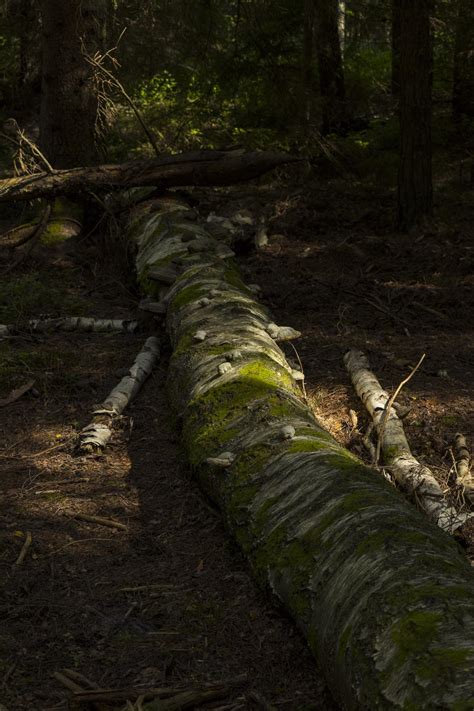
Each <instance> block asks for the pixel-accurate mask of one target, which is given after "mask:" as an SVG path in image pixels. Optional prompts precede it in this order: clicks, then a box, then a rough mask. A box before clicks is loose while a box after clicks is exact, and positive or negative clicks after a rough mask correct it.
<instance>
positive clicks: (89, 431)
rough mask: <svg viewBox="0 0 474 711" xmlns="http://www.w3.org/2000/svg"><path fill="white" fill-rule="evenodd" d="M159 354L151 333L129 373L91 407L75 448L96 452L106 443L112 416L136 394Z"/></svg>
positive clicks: (156, 340)
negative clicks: (88, 421) (100, 401)
mask: <svg viewBox="0 0 474 711" xmlns="http://www.w3.org/2000/svg"><path fill="white" fill-rule="evenodd" d="M159 356H160V346H159V341H158V339H157V338H155V337H154V336H150V338H147V340H146V341H145V345H144V346H143V348H142V350H141V351H140V353H139V354H138V355H137V357H136V359H135V362H134V364H133V365H132V367H131V368H130V371H129V374H128V375H126V376H125V377H124V378H122V380H121V381H120V382H119V384H118V385H116V386H115V387H114V388H113V390H111V392H110V393H109V395H108V396H107V398H106V399H105V400H104V402H103V403H102V404H101V405H99V406H98V407H97V408H96V409H95V410H94V412H93V415H94V419H93V420H92V422H91V423H89V424H88V425H87V426H86V427H84V429H83V430H82V432H81V433H80V434H79V444H78V450H79V451H80V452H96V451H100V450H102V449H104V448H105V447H106V446H107V442H108V441H109V439H110V437H111V436H112V422H113V419H114V418H115V417H117V416H118V415H121V414H122V412H123V411H124V410H125V408H126V407H127V405H128V404H129V403H130V402H131V401H132V400H133V399H134V398H135V397H136V395H137V393H138V392H139V391H140V389H141V387H142V385H143V383H144V382H145V380H146V379H147V378H148V376H149V375H150V374H151V371H152V370H153V367H154V366H155V364H156V362H157V360H158V358H159Z"/></svg>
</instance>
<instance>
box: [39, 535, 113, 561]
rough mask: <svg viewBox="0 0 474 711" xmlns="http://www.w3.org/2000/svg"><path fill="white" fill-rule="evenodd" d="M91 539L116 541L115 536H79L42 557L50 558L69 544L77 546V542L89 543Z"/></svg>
mask: <svg viewBox="0 0 474 711" xmlns="http://www.w3.org/2000/svg"><path fill="white" fill-rule="evenodd" d="M90 541H104V542H108V543H115V538H78V539H77V541H69V543H66V544H65V545H64V546H61V547H60V548H55V549H54V550H52V551H50V552H49V553H45V554H44V555H43V556H42V557H43V558H49V557H50V556H52V555H55V554H56V553H60V551H63V550H64V549H65V548H69V546H75V545H76V543H89V542H90Z"/></svg>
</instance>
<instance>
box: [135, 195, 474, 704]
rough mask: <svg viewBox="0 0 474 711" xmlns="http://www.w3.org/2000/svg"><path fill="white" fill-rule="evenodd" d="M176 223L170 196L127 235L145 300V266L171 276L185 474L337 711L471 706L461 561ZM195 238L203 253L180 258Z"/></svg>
mask: <svg viewBox="0 0 474 711" xmlns="http://www.w3.org/2000/svg"><path fill="white" fill-rule="evenodd" d="M186 213H187V208H186V206H185V205H183V204H180V203H178V202H173V201H172V200H168V201H166V200H159V201H153V203H150V204H149V205H147V204H145V203H144V204H143V205H142V206H141V208H139V209H137V210H136V211H134V216H133V218H132V220H131V222H130V226H129V232H128V234H129V235H130V237H131V238H132V237H133V238H135V239H136V241H137V247H138V254H137V260H136V263H137V271H138V277H139V279H140V283H141V284H142V286H143V288H144V290H145V291H147V292H148V293H149V295H150V296H156V290H157V284H156V283H155V282H153V281H152V280H149V279H147V271H148V269H149V268H150V267H151V266H152V265H153V266H160V261H161V262H162V263H164V264H167V263H169V261H170V260H173V259H175V258H176V257H178V258H179V262H180V265H181V266H180V269H181V271H180V274H179V277H178V278H177V279H176V281H175V282H174V283H173V284H172V285H171V286H169V285H168V286H167V285H166V284H163V285H162V287H161V288H162V291H163V292H165V291H166V293H164V295H163V296H162V295H161V294H160V301H162V302H165V303H166V304H167V307H168V311H167V319H166V320H167V331H168V334H169V337H170V340H171V344H172V347H173V355H172V357H171V362H170V369H169V376H168V390H169V393H170V398H171V401H172V403H173V404H174V406H175V408H176V410H177V412H178V414H179V416H180V418H181V421H182V424H183V441H184V446H185V450H186V452H187V455H188V458H189V461H190V463H191V465H192V468H193V471H194V473H195V475H196V477H197V479H198V480H199V482H200V484H201V486H202V487H203V489H204V490H205V492H206V493H207V494H208V496H209V497H210V498H211V499H212V500H213V501H214V502H215V503H216V504H217V505H218V506H219V507H220V508H221V510H222V512H223V515H224V517H225V521H226V523H227V526H228V528H229V530H230V531H231V532H232V534H233V535H234V537H235V538H236V540H237V541H238V542H239V544H240V546H241V547H242V549H243V551H244V553H245V554H246V556H247V557H248V559H249V560H250V562H251V565H252V567H253V569H254V572H255V575H256V576H257V578H258V579H259V580H260V581H261V582H262V583H266V584H267V585H268V586H269V588H270V589H271V590H272V591H273V592H274V593H275V594H276V595H277V596H278V598H279V599H280V601H281V603H282V604H283V605H284V606H285V607H286V609H287V610H288V611H289V613H290V614H291V615H292V616H293V617H294V619H295V620H296V622H297V624H298V626H299V627H300V629H301V630H302V632H303V633H304V634H305V636H306V638H307V640H308V644H309V646H310V648H311V649H312V651H313V652H314V654H315V655H316V656H317V657H318V659H319V661H320V664H321V667H322V668H323V670H324V671H325V673H326V677H327V681H328V684H329V685H330V687H331V688H332V691H333V693H334V695H335V696H336V698H338V699H339V701H340V702H341V705H342V707H343V708H346V709H351V711H354V710H356V709H357V710H359V711H362V709H363V710H364V711H366V710H371V709H372V710H374V711H375V710H376V709H394V710H395V709H401V708H413V709H415V708H416V709H420V710H422V709H425V710H426V711H428V709H434V708H443V707H447V708H454V707H455V706H456V705H457V706H458V707H459V708H461V707H468V706H469V704H470V703H471V700H472V698H474V664H473V663H472V660H473V659H474V595H473V592H474V576H473V572H472V570H471V567H470V565H469V563H468V561H467V560H466V559H465V557H464V556H463V555H462V553H461V552H460V550H459V548H458V546H457V545H456V544H455V542H454V541H453V540H452V538H451V537H450V536H448V535H446V534H445V533H444V532H443V531H442V530H441V529H439V528H438V527H436V526H434V525H432V523H431V522H430V521H428V519H427V518H426V516H423V515H422V514H421V513H420V512H419V511H418V510H417V509H416V508H415V507H414V506H411V505H410V504H409V503H408V502H407V501H406V500H405V499H404V497H402V496H400V494H399V492H397V491H396V489H395V488H394V487H393V486H390V485H389V484H388V483H387V482H386V481H385V480H384V479H383V477H381V476H379V475H377V473H376V472H375V471H374V470H373V469H370V468H369V467H367V466H365V465H364V464H363V463H362V462H361V461H360V460H359V459H358V458H357V457H355V456H354V455H353V454H351V453H350V452H348V451H347V450H346V449H345V448H344V447H342V446H341V445H339V444H338V443H337V442H336V441H335V440H334V439H333V438H332V437H331V435H329V434H328V432H327V431H326V430H325V429H324V428H323V427H322V426H321V424H320V423H319V422H318V421H317V420H316V419H315V417H314V414H313V413H312V412H311V411H310V409H309V408H308V406H307V405H306V404H305V403H304V402H303V400H302V397H301V391H300V390H299V385H298V383H297V382H296V381H295V377H294V371H293V369H292V367H291V366H290V365H289V364H288V362H287V360H286V358H285V355H284V353H283V352H282V351H281V349H280V348H279V346H278V345H277V343H276V342H275V340H274V338H273V337H272V336H271V335H270V333H269V331H268V325H269V324H270V323H272V322H273V319H272V318H271V317H270V315H269V313H268V312H267V310H266V309H265V308H264V307H263V306H262V305H261V304H259V303H258V302H257V301H256V300H255V295H254V294H253V292H252V291H251V290H250V289H248V288H247V287H246V285H245V284H244V283H243V281H242V278H241V276H240V274H239V272H238V271H237V270H236V268H235V266H234V265H233V262H232V260H230V259H227V258H226V257H224V258H221V257H219V256H217V243H214V242H213V240H212V238H211V236H210V235H209V233H208V232H207V231H206V230H205V229H204V227H203V226H201V225H200V224H198V223H196V221H195V220H194V221H193V220H192V219H187V216H186ZM189 214H191V213H189ZM194 240H196V242H201V243H204V242H207V244H208V247H207V248H206V250H205V251H202V252H201V251H199V252H197V253H196V252H194V253H193V251H192V249H189V246H190V244H192V243H193V241H194ZM300 375H301V373H300ZM447 658H449V664H447V663H446V659H447Z"/></svg>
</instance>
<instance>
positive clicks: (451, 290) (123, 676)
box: [0, 172, 474, 711]
mask: <svg viewBox="0 0 474 711" xmlns="http://www.w3.org/2000/svg"><path fill="white" fill-rule="evenodd" d="M195 194H196V197H197V198H198V199H201V209H202V210H203V212H204V214H205V212H206V211H207V210H213V211H215V212H217V213H218V214H225V215H231V214H233V213H235V212H236V211H237V210H238V209H247V210H248V211H249V212H250V213H251V214H253V215H254V217H255V218H256V219H258V218H259V217H261V216H264V217H265V218H266V220H267V223H268V226H269V227H268V233H269V244H268V246H267V247H265V248H263V250H261V251H260V252H258V253H255V252H251V253H250V254H247V255H242V256H241V257H240V264H241V267H242V270H243V272H244V275H245V278H246V280H247V281H248V282H249V283H250V282H253V283H255V282H257V283H259V284H260V286H261V287H262V289H263V293H262V300H263V301H264V302H265V303H266V304H268V306H269V307H270V308H271V310H272V312H273V314H274V316H275V319H276V320H277V321H278V322H279V323H281V324H287V325H292V326H294V327H295V328H298V329H299V330H301V331H302V334H303V335H302V338H301V339H300V340H299V341H298V342H297V344H296V347H297V350H298V355H299V357H300V358H301V361H302V364H303V367H304V370H305V374H306V391H307V394H308V398H309V400H310V402H311V404H312V405H313V407H314V409H315V412H316V414H317V415H318V416H319V417H320V418H321V419H323V420H324V423H325V424H326V426H327V427H328V428H329V429H330V431H331V432H332V433H333V434H334V436H335V437H336V438H337V439H338V440H339V441H340V442H342V443H343V444H345V445H347V446H349V447H350V448H351V449H352V450H353V451H356V452H357V453H358V454H359V455H360V456H362V457H366V454H365V452H364V450H363V447H362V443H361V440H362V433H363V431H364V428H365V425H366V423H367V417H366V416H365V414H364V413H363V412H362V408H361V406H360V404H359V403H358V401H357V399H356V397H355V395H354V394H353V392H352V390H351V386H350V383H349V380H348V376H347V374H346V372H345V370H344V367H343V364H342V356H343V353H344V351H345V350H346V349H348V348H350V347H360V348H362V349H364V350H365V351H366V352H367V353H368V355H369V356H370V358H371V361H372V365H373V368H374V370H375V372H376V373H377V374H378V376H379V377H380V380H381V381H382V383H383V385H384V386H385V387H387V388H388V389H392V388H393V387H395V386H396V385H397V384H398V383H399V382H400V381H401V380H402V379H403V377H404V376H405V375H406V374H407V373H408V372H409V370H410V365H411V364H414V363H415V362H416V361H417V360H418V358H419V356H420V355H421V354H422V353H423V352H426V354H427V358H426V362H425V364H424V365H423V368H422V369H421V370H420V371H419V372H418V373H417V375H416V378H414V379H413V380H412V381H411V382H410V384H409V386H408V387H407V388H405V390H404V391H403V395H402V396H401V398H400V400H401V402H402V404H406V405H408V406H409V407H410V413H409V414H408V416H407V418H406V425H407V434H408V436H409V439H410V441H411V443H412V445H413V450H414V452H415V453H416V455H417V456H419V457H420V458H421V459H422V460H423V461H426V462H428V463H429V464H430V465H432V466H433V468H434V469H435V471H437V472H439V473H440V477H441V479H442V480H443V481H446V479H447V476H448V472H449V469H450V467H451V461H450V458H449V450H448V445H449V442H450V438H451V437H452V435H453V434H454V433H455V432H456V431H461V432H463V433H464V434H465V435H466V438H467V439H468V441H470V443H471V444H472V443H473V442H474V430H473V424H472V423H473V417H472V415H473V404H472V395H471V394H472V391H473V385H474V335H473V332H472V319H471V314H472V312H473V306H474V277H473V267H474V249H473V242H472V224H473V221H474V220H473V218H474V215H473V214H472V210H473V208H472V207H469V205H470V204H471V203H470V202H469V201H468V200H467V199H466V201H465V202H462V205H461V206H459V204H458V203H459V198H456V200H457V201H458V202H457V203H456V204H455V203H454V202H452V203H449V202H447V203H446V204H445V205H444V208H443V211H444V212H445V213H446V212H449V213H450V223H449V226H447V225H446V224H441V222H435V223H434V227H433V228H432V230H431V231H430V232H425V233H420V234H418V235H417V236H416V237H414V236H411V237H400V236H398V235H395V234H394V233H393V232H392V230H391V227H390V224H391V213H392V209H393V196H392V195H390V194H389V193H386V192H385V193H383V194H380V193H378V192H375V191H372V193H371V192H369V191H368V190H367V188H366V187H364V188H362V187H360V186H357V185H351V184H349V183H344V182H343V181H340V180H337V181H326V182H325V183H321V182H315V181H309V180H306V181H305V182H302V181H300V183H299V184H296V185H295V184H294V181H293V178H292V177H291V172H290V173H289V174H288V177H287V180H286V181H285V180H284V179H283V178H280V181H279V182H274V183H273V184H272V185H270V186H269V185H268V184H266V183H264V182H261V183H259V184H257V185H249V186H246V187H245V188H243V189H242V188H239V189H234V188H233V189H229V190H219V191H215V192H214V193H213V194H211V193H210V192H204V191H195ZM449 205H451V210H450V211H449ZM77 255H78V251H77V250H75V251H74V250H73V249H72V255H71V254H69V256H68V255H67V253H66V252H65V250H64V249H63V248H58V251H57V252H54V251H50V252H48V253H47V255H41V254H39V255H37V256H36V257H35V258H34V259H33V260H32V261H31V262H30V263H29V264H28V265H27V266H26V267H23V268H22V274H23V275H24V274H30V275H31V274H33V273H36V274H37V275H39V276H38V278H35V280H34V281H35V283H36V282H38V281H41V279H43V280H46V278H47V279H48V280H49V283H53V284H54V285H55V286H57V285H58V284H61V293H63V294H64V302H62V300H61V299H59V300H58V302H57V303H56V302H55V303H53V304H51V303H47V304H46V305H45V304H44V303H42V304H41V303H39V302H40V301H41V300H38V303H36V304H35V303H34V300H33V301H32V300H31V299H30V301H29V302H28V304H27V305H26V306H25V305H24V306H23V307H22V310H21V315H22V317H26V316H33V315H39V311H41V310H42V311H44V310H47V311H48V312H49V315H58V312H61V305H62V303H64V304H68V305H69V308H73V304H76V307H77V304H78V303H80V305H81V309H82V310H83V312H84V313H87V314H89V315H98V316H107V317H117V316H122V317H126V316H133V315H135V309H136V303H137V300H136V298H135V296H134V295H133V294H130V293H129V292H128V290H127V288H124V285H123V279H122V277H121V276H120V275H117V274H116V273H114V272H113V270H110V269H108V267H107V265H106V264H104V262H103V261H102V262H101V261H100V260H99V261H97V253H96V252H95V251H94V248H93V247H91V246H89V247H88V248H87V249H83V248H82V247H81V251H80V266H79V267H78V262H77ZM73 269H74V271H73ZM20 277H21V275H19V274H15V273H14V274H12V275H11V278H12V280H13V281H16V283H19V281H21V279H20ZM70 315H72V314H70ZM149 328H150V324H149V323H144V325H143V329H144V331H146V332H147V333H148V329H149ZM145 337H146V335H145V333H143V334H142V335H133V336H131V335H113V336H110V335H108V336H103V335H92V334H87V335H80V334H63V335H61V334H55V335H54V336H53V337H51V338H49V339H47V338H46V337H34V338H33V337H30V336H27V337H26V338H20V339H11V340H8V341H4V342H3V343H2V344H0V349H1V362H0V397H1V396H4V395H5V394H6V393H7V392H8V391H9V389H11V387H13V386H15V385H18V384H20V383H21V382H24V381H25V380H26V379H27V378H34V379H35V380H36V388H37V391H38V392H37V397H33V396H32V395H31V394H29V395H25V396H23V397H22V398H21V399H20V400H18V401H17V402H15V403H13V404H12V405H10V406H9V407H7V408H3V409H2V410H0V417H1V421H2V450H1V452H0V467H1V470H2V475H1V478H0V489H1V492H2V503H1V504H0V523H1V532H0V537H1V547H0V565H1V568H2V574H3V575H2V578H3V585H2V587H3V589H2V596H1V598H0V617H1V619H2V623H3V624H2V631H1V632H0V687H1V688H2V692H1V694H0V696H1V699H2V702H4V703H5V705H6V706H7V708H15V709H19V710H20V711H21V710H22V709H25V710H26V709H32V708H35V709H53V708H54V709H57V710H58V711H59V710H60V709H67V708H73V707H74V706H71V705H70V704H71V702H70V697H71V693H70V692H69V691H67V690H66V689H64V688H63V687H62V686H61V684H60V683H59V682H58V681H57V680H56V679H55V678H54V677H53V676H52V675H53V673H54V672H58V671H60V670H61V669H64V668H72V669H75V670H76V671H79V672H81V673H83V674H85V675H86V676H87V677H88V678H90V679H92V680H93V681H94V682H95V683H97V684H99V685H100V686H101V687H114V688H117V687H123V686H144V685H145V686H159V685H162V684H163V683H166V684H169V683H171V684H176V683H187V684H189V685H192V684H194V683H203V682H207V681H217V680H220V679H223V678H230V677H234V676H237V675H239V674H241V673H246V674H247V675H248V680H247V682H245V683H243V685H242V686H241V687H240V688H238V689H236V690H235V691H232V692H231V694H230V696H229V697H228V698H227V699H226V700H225V701H222V702H220V705H221V706H222V705H225V704H227V705H228V708H229V709H230V708H233V709H239V708H241V709H247V708H248V709H252V708H255V709H256V708H259V707H260V708H261V704H260V706H259V703H260V702H258V701H256V700H255V698H258V695H260V697H263V698H264V699H266V700H267V701H268V702H270V703H272V704H273V705H274V706H275V707H276V708H278V709H283V710H284V709H291V710H293V709H306V710H309V709H324V710H327V711H331V709H334V708H335V706H334V704H333V702H332V701H331V699H330V697H329V694H328V692H327V690H326V687H325V686H324V683H323V682H322V680H321V675H320V673H319V671H318V670H317V668H316V666H315V664H314V662H313V660H312V657H311V656H310V654H309V652H308V650H307V649H306V646H305V644H304V642H303V640H302V638H301V636H300V635H299V633H298V632H297V631H296V630H295V629H294V627H293V625H292V623H291V622H290V621H289V620H287V619H286V618H285V617H284V616H283V615H282V614H281V613H280V611H279V610H278V609H276V608H275V607H274V605H273V603H272V602H271V601H270V600H269V599H268V598H267V596H266V594H265V593H263V592H262V591H260V590H258V588H257V587H256V586H255V584H254V583H253V581H252V579H251V577H250V572H249V569H248V567H247V565H246V563H245V561H244V560H243V558H242V556H241V555H240V553H239V551H238V550H237V548H236V547H235V546H234V544H233V543H232V542H231V540H230V539H229V538H228V536H227V534H226V532H225V530H224V527H223V524H222V522H221V519H220V516H219V515H218V514H217V513H216V512H215V511H214V510H213V508H212V507H211V506H210V505H209V504H208V503H207V501H206V500H205V499H204V497H203V496H202V494H201V493H200V490H199V489H198V487H197V485H196V483H195V482H194V481H193V480H192V478H191V477H190V474H189V471H188V469H187V467H186V465H185V463H184V455H183V453H182V452H181V450H180V447H179V433H178V432H177V430H176V428H175V425H174V417H173V415H172V413H171V412H170V409H169V405H168V403H167V400H166V355H164V356H163V358H162V362H161V364H160V366H159V368H158V369H157V370H156V373H155V374H154V376H153V377H152V378H151V380H150V381H149V382H148V384H147V385H146V386H145V389H144V391H143V392H142V394H141V395H140V397H139V398H138V400H137V401H136V402H135V403H134V404H133V405H132V406H131V407H130V409H129V411H127V412H126V416H125V417H124V418H123V419H122V420H121V422H120V426H119V428H118V429H117V432H116V433H115V435H114V438H113V441H112V443H111V446H110V447H109V448H108V450H107V451H106V453H105V454H104V455H100V456H93V457H74V456H72V449H73V444H74V441H75V435H76V433H77V431H78V430H79V429H80V428H81V427H82V426H83V425H84V424H86V422H87V421H88V418H89V413H90V411H91V409H92V407H93V406H94V404H95V403H96V402H98V401H101V400H102V399H103V398H104V396H105V395H106V394H107V393H108V392H109V390H110V389H111V387H112V386H113V385H114V384H115V382H116V381H117V379H118V378H119V377H121V374H123V370H124V369H126V368H128V367H129V366H130V365H131V363H132V361H133V359H134V357H135V354H136V353H137V352H138V350H139V349H140V347H141V344H142V342H143V340H144V339H145ZM288 356H289V358H290V359H293V360H294V359H295V358H296V356H295V353H294V352H293V351H292V349H291V348H290V349H288ZM350 410H354V411H355V412H357V413H358V419H359V423H362V424H359V425H358V427H357V428H356V429H354V426H353V421H352V419H351V414H350ZM66 511H75V512H82V513H89V514H93V515H98V516H104V517H107V518H112V519H115V520H117V521H120V522H122V523H125V524H126V525H127V527H128V529H127V531H123V530H114V529H110V528H105V527H101V526H98V525H97V524H93V523H85V522H80V521H78V520H72V519H71V518H68V517H66V516H65V515H64V513H65V512H66ZM27 531H30V532H31V533H32V537H33V544H32V546H31V548H30V551H29V553H28V556H27V558H26V559H25V562H24V563H23V565H22V566H21V567H19V568H18V569H16V570H15V569H14V568H12V564H13V563H14V562H15V560H16V558H17V556H18V554H19V551H20V549H21V547H22V545H23V542H24V540H25V535H26V532H27ZM471 547H472V542H471ZM251 691H255V692H257V697H255V698H254V699H253V700H252V699H251V697H250V692H251Z"/></svg>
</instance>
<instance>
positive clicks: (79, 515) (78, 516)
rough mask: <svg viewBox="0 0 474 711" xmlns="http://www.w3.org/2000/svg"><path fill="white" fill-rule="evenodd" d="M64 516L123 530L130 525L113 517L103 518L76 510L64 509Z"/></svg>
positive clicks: (126, 529)
mask: <svg viewBox="0 0 474 711" xmlns="http://www.w3.org/2000/svg"><path fill="white" fill-rule="evenodd" d="M63 513H64V516H68V517H69V518H75V519H76V520H78V521H86V522H87V523H97V524H98V525H99V526H108V527H109V528H119V529H120V530H121V531H128V526H126V525H125V524H124V523H119V522H118V521H113V520H112V519H111V518H103V517H102V516H90V515H89V514H83V513H75V512H74V511H64V512H63Z"/></svg>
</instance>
